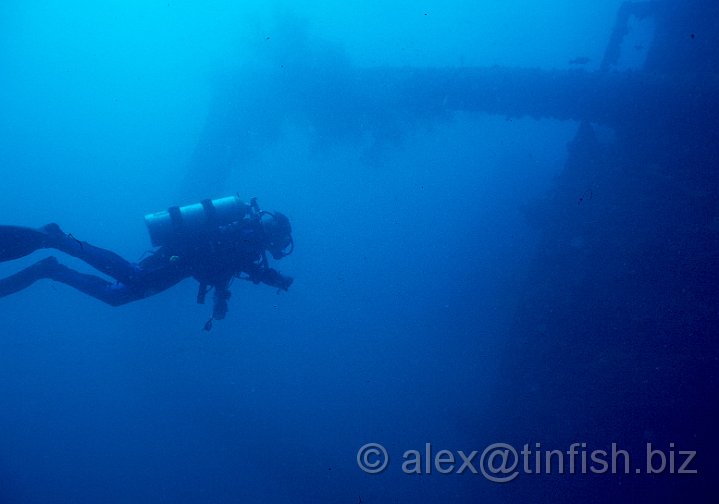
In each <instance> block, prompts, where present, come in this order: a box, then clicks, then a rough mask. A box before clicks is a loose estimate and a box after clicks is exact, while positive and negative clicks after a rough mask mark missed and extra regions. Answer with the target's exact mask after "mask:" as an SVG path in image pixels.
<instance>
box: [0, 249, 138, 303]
mask: <svg viewBox="0 0 719 504" xmlns="http://www.w3.org/2000/svg"><path fill="white" fill-rule="evenodd" d="M43 278H48V279H52V280H55V281H57V282H61V283H64V284H66V285H69V286H70V287H74V288H75V289H77V290H79V291H80V292H83V293H85V294H87V295H89V296H92V297H94V298H95V299H99V300H100V301H103V302H105V303H107V304H109V305H112V306H119V305H122V304H125V303H129V302H130V301H135V300H136V299H140V298H141V297H143V296H142V295H141V294H139V293H138V291H137V290H135V289H132V288H129V287H127V286H126V285H124V284H121V283H112V282H108V281H107V280H103V279H102V278H100V277H96V276H95V275H87V274H85V273H80V272H79V271H75V270H73V269H71V268H68V267H67V266H65V265H63V264H60V263H59V262H58V261H57V259H56V258H55V257H47V258H45V259H43V260H41V261H38V262H36V263H35V264H33V265H31V266H28V267H27V268H25V269H23V270H22V271H19V272H17V273H15V274H14V275H11V276H9V277H7V278H0V297H4V296H9V295H10V294H14V293H16V292H19V291H21V290H23V289H25V288H27V287H29V286H30V285H32V284H33V283H35V282H36V281H38V280H41V279H43Z"/></svg>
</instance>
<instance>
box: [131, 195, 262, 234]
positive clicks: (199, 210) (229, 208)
mask: <svg viewBox="0 0 719 504" xmlns="http://www.w3.org/2000/svg"><path fill="white" fill-rule="evenodd" d="M256 205H257V203H256V202H255V201H254V198H253V201H252V203H251V204H250V205H248V204H246V203H243V202H242V200H240V197H239V196H227V197H225V198H217V199H213V200H211V199H205V200H202V201H201V202H200V203H195V204H192V205H186V206H181V207H180V206H172V207H170V208H168V209H167V210H163V211H161V212H155V213H150V214H147V215H145V224H146V225H147V230H148V231H149V233H150V240H151V241H152V245H153V246H154V247H161V246H164V245H170V244H173V243H177V242H178V241H180V240H188V239H193V238H198V237H200V236H202V235H203V234H205V233H207V232H211V231H212V230H213V229H216V228H217V227H218V226H224V225H226V224H230V223H231V222H235V221H240V220H242V219H243V218H244V217H245V216H246V215H248V214H250V213H251V212H252V211H253V209H254V208H255V207H256Z"/></svg>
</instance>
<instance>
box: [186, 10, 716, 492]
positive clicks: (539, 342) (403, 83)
mask: <svg viewBox="0 0 719 504" xmlns="http://www.w3.org/2000/svg"><path fill="white" fill-rule="evenodd" d="M631 20H651V21H652V22H653V25H654V33H653V38H652V41H651V44H650V45H649V46H648V47H646V49H645V50H646V59H645V61H644V63H643V65H642V66H641V67H640V68H634V69H630V70H621V69H620V68H619V66H618V62H619V60H620V58H621V56H622V54H623V52H624V51H626V48H625V47H623V45H624V40H625V37H626V35H627V33H628V30H629V28H628V27H629V23H630V21H631ZM718 27H719V3H717V2H715V1H714V0H681V1H680V0H676V1H671V0H665V1H656V2H654V1H651V2H626V3H624V4H623V5H622V6H621V8H620V10H619V12H618V14H617V20H616V24H615V27H614V29H613V31H612V33H611V35H610V38H609V43H608V46H607V49H606V52H605V56H604V58H603V60H602V62H601V64H600V65H599V68H598V69H597V70H596V71H586V70H583V69H576V68H573V69H569V70H542V69H527V68H506V67H491V68H368V69H354V68H349V67H348V66H347V65H344V64H340V65H338V67H337V68H334V69H333V71H332V72H328V73H327V74H323V75H319V76H317V78H316V79H305V80H304V81H303V82H300V83H299V87H296V86H294V85H293V84H295V83H293V82H292V79H291V78H286V77H284V76H283V74H282V72H281V71H279V70H278V71H277V73H275V74H272V76H271V77H272V79H267V80H266V81H265V82H263V86H264V87H263V89H265V91H263V93H262V94H260V95H258V94H257V91H256V90H253V89H251V87H252V86H254V85H255V84H257V83H248V84H246V86H245V87H242V86H240V88H241V89H239V90H237V89H235V90H233V91H231V92H229V94H228V93H225V94H222V93H221V94H220V95H219V96H220V98H218V99H217V102H216V104H215V105H214V106H213V108H212V110H211V112H210V116H209V118H208V122H207V125H206V128H205V132H204V134H203V136H202V138H201V140H200V142H199V144H198V147H197V149H196V152H195V155H194V158H193V160H192V162H191V165H190V167H189V173H188V178H187V183H188V186H191V187H193V188H194V189H195V190H196V191H197V190H200V191H201V190H203V188H205V187H208V184H209V187H212V188H214V189H213V191H211V192H217V190H218V188H222V184H223V183H224V181H225V180H226V179H227V177H228V176H229V173H230V171H231V169H232V166H233V165H234V164H236V163H238V159H239V160H240V161H241V160H242V159H243V158H245V157H247V156H251V151H252V149H253V148H257V145H255V144H256V143H259V148H262V147H263V146H265V145H267V143H268V142H272V141H274V139H275V138H277V137H278V136H279V135H280V129H281V125H280V123H281V121H282V118H283V117H285V116H293V115H298V114H303V115H304V117H305V119H306V120H308V121H309V122H311V123H312V124H313V125H314V127H315V128H318V129H319V128H323V127H325V128H326V127H327V126H326V124H328V123H329V124H331V127H332V128H334V130H335V131H334V132H333V134H337V135H347V136H352V135H356V136H358V135H361V134H366V133H367V131H368V130H369V131H370V132H371V134H372V135H373V136H374V138H375V140H376V141H378V142H381V141H382V139H383V138H385V137H387V136H390V137H392V136H393V135H396V134H397V131H401V129H402V127H403V126H406V125H408V124H411V123H413V122H416V121H420V120H430V121H431V120H435V119H437V118H441V117H446V116H447V115H448V114H451V113H452V112H454V111H463V112H482V113H492V114H500V115H504V116H509V117H525V116H529V117H534V118H556V119H572V120H576V121H578V122H579V123H580V126H579V128H578V131H577V134H576V137H575V138H574V140H573V141H572V142H571V143H570V144H569V146H568V158H567V162H566V166H565V167H564V169H563V171H562V173H561V175H560V176H559V177H558V178H557V179H556V181H555V182H554V185H553V187H552V189H551V191H550V192H549V193H548V195H547V196H546V198H544V199H542V200H541V201H538V202H536V203H535V204H534V207H533V209H532V210H533V211H532V212H531V215H532V217H531V219H532V224H533V225H534V226H535V227H536V229H538V230H539V232H540V241H539V245H538V247H537V251H536V254H535V257H534V260H533V266H532V268H531V271H530V272H529V274H528V277H527V279H526V282H525V288H524V290H523V295H522V299H520V300H519V302H518V308H517V314H516V317H515V323H514V327H512V328H511V329H510V330H508V334H507V340H508V341H507V351H506V354H505V357H504V363H503V365H502V372H501V376H502V383H501V384H500V385H499V388H500V389H501V397H498V398H497V401H496V407H495V414H494V418H496V419H501V423H502V426H501V427H500V426H498V427H497V428H496V430H495V431H494V432H488V433H486V435H487V436H492V437H487V439H486V441H487V442H488V443H491V442H496V441H508V442H510V441H511V442H514V441H516V442H517V443H518V446H521V445H522V444H523V443H526V442H533V441H541V442H542V443H543V445H545V446H551V447H552V448H560V449H561V448H562V447H568V446H569V444H570V443H572V442H587V443H590V444H591V443H592V442H594V443H599V444H601V446H597V448H604V449H607V446H608V445H609V444H610V443H612V442H616V443H620V444H621V448H623V449H625V450H628V451H630V452H631V453H635V454H637V457H639V456H640V455H642V454H644V453H645V450H646V444H647V443H648V442H651V443H652V444H653V446H655V447H662V448H664V449H666V450H668V449H669V443H674V445H673V446H675V447H676V450H680V449H682V450H696V451H698V452H699V453H698V458H697V460H696V462H695V463H694V465H693V468H694V469H698V471H699V473H698V474H696V475H691V476H673V477H672V476H669V477H668V476H666V475H664V476H663V477H650V476H642V475H637V474H629V475H609V476H604V477H603V478H591V477H588V476H585V477H582V476H577V477H575V478H574V479H572V480H571V481H570V480H568V479H567V478H566V477H563V478H562V477H557V476H556V475H555V476H553V477H549V476H548V477H544V478H541V477H534V478H523V479H521V481H519V480H518V481H517V482H514V483H512V484H510V485H506V486H504V487H503V488H502V490H501V492H499V493H498V494H497V493H495V492H494V491H493V492H492V493H491V496H492V497H493V498H497V496H499V497H500V498H506V501H507V502H520V501H526V502H535V503H536V502H547V503H549V502H551V503H554V504H556V503H562V502H615V501H623V500H625V499H629V498H634V499H640V500H641V501H644V502H649V501H650V500H651V502H706V501H708V500H707V497H709V496H711V495H714V496H715V498H716V496H717V489H716V486H715V483H714V482H713V481H712V478H713V475H716V474H719V458H718V457H717V456H716V454H717V453H719V442H718V440H719V433H718V432H717V425H718V423H717V420H718V419H719V411H718V409H719V401H717V397H719V390H718V389H719V387H718V385H719V352H718V351H717V350H718V349H719V338H718V337H717V336H719V331H718V329H717V328H719V309H718V307H719V295H718V294H717V293H718V292H719V289H717V285H719V274H718V267H717V265H719V198H718V197H717V195H718V194H719V178H718V177H717V173H718V170H717V167H718V165H719V149H718V147H717V145H719V126H718V122H717V118H718V117H719V110H718V109H719V103H718V99H719V98H718V94H719V93H718V91H719V56H718V51H717V48H719V30H718V29H717V28H718ZM230 87H232V85H231V86H230ZM338 90H341V92H342V97H333V93H337V91H338ZM228 96H231V98H228ZM320 97H326V98H327V99H325V100H324V103H327V107H326V109H322V107H321V106H318V105H317V104H321V103H323V100H321V99H319V98H320ZM305 102H310V103H312V104H313V107H314V108H313V110H311V111H307V110H303V109H302V103H305ZM267 110H270V111H271V113H264V114H263V113H262V112H263V111H264V112H266V111H267ZM328 117H331V118H332V120H331V121H328ZM248 125H251V126H248ZM598 125H601V126H603V127H608V128H611V129H612V130H614V139H613V140H612V141H604V140H602V139H600V137H599V136H598V135H597V134H596V131H597V126H598ZM248 128H249V130H250V131H249V132H248ZM203 184H204V185H203ZM208 193H210V192H208ZM204 195H205V194H200V195H198V196H204ZM484 424H485V425H486V422H484ZM637 462H638V463H640V462H643V460H642V461H637ZM477 488H478V489H477V492H478V493H481V492H483V491H486V489H485V490H483V488H485V486H483V485H482V484H481V483H478V484H477Z"/></svg>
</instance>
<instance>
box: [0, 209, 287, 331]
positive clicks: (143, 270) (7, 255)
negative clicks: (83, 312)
mask: <svg viewBox="0 0 719 504" xmlns="http://www.w3.org/2000/svg"><path fill="white" fill-rule="evenodd" d="M145 223H146V224H147V228H148V231H149V232H150V239H151V241H152V245H153V246H154V247H156V248H155V249H154V250H153V251H152V252H151V253H150V254H149V255H148V256H147V257H145V258H144V259H141V260H140V262H138V263H131V262H129V261H126V260H125V259H123V258H122V257H120V256H119V255H117V254H116V253H114V252H112V251H109V250H105V249H101V248H99V247H96V246H94V245H91V244H89V243H87V242H82V241H80V240H78V239H76V238H75V237H74V236H73V235H71V234H67V233H65V232H64V231H62V230H61V229H60V226H58V225H57V224H55V223H51V224H47V225H46V226H43V227H42V228H39V229H34V228H27V227H20V226H2V225H0V262H3V261H9V260H12V259H17V258H20V257H24V256H26V255H28V254H31V253H33V252H35V251H37V250H39V249H46V248H52V249H56V250H59V251H61V252H64V253H66V254H68V255H71V256H73V257H77V258H78V259H81V260H82V261H84V262H86V263H87V264H89V265H90V266H92V267H93V268H95V269H97V270H98V271H100V272H102V273H104V274H105V275H107V276H109V277H111V278H113V279H114V280H115V281H114V282H111V281H108V280H106V279H104V278H101V277H99V276H95V275H91V274H86V273H80V272H79V271H75V270H73V269H71V268H69V267H67V266H65V265H63V264H61V263H60V262H59V261H58V260H57V258H55V257H53V256H50V257H47V258H45V259H42V260H40V261H38V262H36V263H34V264H32V265H31V266H29V267H27V268H25V269H23V270H21V271H19V272H17V273H15V274H14V275H11V276H9V277H7V278H2V279H0V297H4V296H8V295H10V294H13V293H15V292H18V291H20V290H22V289H25V288H26V287H29V286H30V285H32V284H33V283H34V282H36V281H37V280H40V279H43V278H49V279H52V280H55V281H57V282H62V283H64V284H67V285H69V286H71V287H74V288H75V289H77V290H79V291H81V292H83V293H85V294H88V295H90V296H92V297H94V298H96V299H99V300H100V301H103V302H105V303H107V304H109V305H112V306H119V305H123V304H125V303H129V302H131V301H136V300H138V299H143V298H146V297H149V296H152V295H154V294H157V293H159V292H162V291H164V290H166V289H168V288H170V287H172V286H173V285H175V284H177V283H178V282H180V281H181V280H183V279H185V278H189V277H193V278H195V279H196V280H197V281H198V282H199V283H200V286H199V290H198V294H197V302H198V303H200V304H203V303H204V302H205V297H206V296H207V294H208V293H209V292H210V290H212V289H214V307H213V310H212V317H211V318H210V319H209V320H208V321H207V323H206V324H205V330H208V331H209V330H210V329H211V328H212V321H213V320H221V319H223V318H225V314H226V313H227V301H228V300H229V298H230V284H231V283H232V280H233V279H235V278H239V279H242V280H249V281H251V282H253V283H255V284H258V283H264V284H266V285H269V286H272V287H276V288H277V289H278V292H279V290H284V291H286V290H287V289H288V288H289V287H290V285H292V281H293V279H292V278H291V277H288V276H284V275H282V274H281V273H279V272H278V271H277V270H275V269H273V268H271V267H270V266H269V262H268V259H267V252H269V253H270V254H271V255H272V257H273V258H274V259H276V260H279V259H282V258H283V257H285V256H287V255H289V254H291V253H292V251H293V250H294V242H293V240H292V228H291V226H290V221H289V219H287V217H286V216H284V215H283V214H281V213H279V212H267V211H263V210H260V208H259V206H258V205H257V200H256V199H255V198H253V199H252V200H251V201H250V203H249V204H246V203H243V202H242V201H241V200H240V198H239V197H238V196H230V197H227V198H219V199H215V200H209V199H207V200H203V201H202V202H201V203H197V204H194V205H187V206H183V207H177V206H174V207H170V208H168V209H167V210H166V211H162V212H157V213H153V214H148V215H146V216H145Z"/></svg>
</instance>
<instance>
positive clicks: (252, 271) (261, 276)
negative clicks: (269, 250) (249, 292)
mask: <svg viewBox="0 0 719 504" xmlns="http://www.w3.org/2000/svg"><path fill="white" fill-rule="evenodd" d="M246 273H247V275H248V278H247V279H248V280H250V281H251V282H253V283H255V284H258V283H263V284H265V285H269V286H270V287H277V288H278V289H281V290H284V291H286V290H287V289H289V288H290V285H292V282H294V278H292V277H289V276H285V275H283V274H282V273H280V272H279V271H277V270H276V269H273V268H268V267H266V266H261V265H258V264H255V265H253V267H252V268H249V269H248V270H247V271H246Z"/></svg>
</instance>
